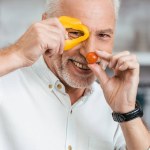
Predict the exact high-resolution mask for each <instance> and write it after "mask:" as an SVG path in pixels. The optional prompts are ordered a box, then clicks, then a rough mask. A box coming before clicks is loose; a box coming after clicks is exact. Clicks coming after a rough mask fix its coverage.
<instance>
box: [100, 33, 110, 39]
mask: <svg viewBox="0 0 150 150" xmlns="http://www.w3.org/2000/svg"><path fill="white" fill-rule="evenodd" d="M98 36H99V37H100V38H103V39H107V38H111V36H110V35H109V34H105V33H101V34H99V35H98Z"/></svg>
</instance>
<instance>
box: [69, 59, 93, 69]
mask: <svg viewBox="0 0 150 150" xmlns="http://www.w3.org/2000/svg"><path fill="white" fill-rule="evenodd" d="M70 61H71V62H72V63H73V64H74V65H75V66H76V67H77V68H79V69H81V70H85V71H86V70H87V71H89V70H90V68H89V67H88V66H87V64H83V63H80V62H77V61H75V60H72V59H70Z"/></svg>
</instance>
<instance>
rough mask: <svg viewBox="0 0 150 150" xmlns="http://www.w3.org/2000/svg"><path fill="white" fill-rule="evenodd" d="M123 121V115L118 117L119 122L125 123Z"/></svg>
mask: <svg viewBox="0 0 150 150" xmlns="http://www.w3.org/2000/svg"><path fill="white" fill-rule="evenodd" d="M125 119H126V118H125V117H124V116H123V115H118V120H119V122H123V121H125Z"/></svg>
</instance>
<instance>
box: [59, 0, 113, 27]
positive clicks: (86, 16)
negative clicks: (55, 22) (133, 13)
mask: <svg viewBox="0 0 150 150" xmlns="http://www.w3.org/2000/svg"><path fill="white" fill-rule="evenodd" d="M62 6H63V8H62V9H63V11H62V12H63V15H66V16H71V17H75V18H78V19H80V20H81V21H82V22H83V23H84V24H85V25H87V26H88V27H89V28H91V29H94V28H100V27H103V28H104V26H105V27H106V28H113V26H114V25H115V10H114V6H113V1H112V0H62Z"/></svg>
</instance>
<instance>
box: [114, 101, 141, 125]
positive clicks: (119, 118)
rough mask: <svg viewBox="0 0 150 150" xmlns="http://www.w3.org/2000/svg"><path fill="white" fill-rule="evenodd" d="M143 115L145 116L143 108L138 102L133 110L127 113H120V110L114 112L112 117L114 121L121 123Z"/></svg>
mask: <svg viewBox="0 0 150 150" xmlns="http://www.w3.org/2000/svg"><path fill="white" fill-rule="evenodd" d="M142 116H143V110H142V108H141V106H140V104H139V103H138V102H137V103H136V105H135V109H133V110H132V111H129V112H127V113H118V112H113V113H112V117H113V119H114V121H116V122H120V123H121V122H127V121H130V120H133V119H135V118H138V117H142Z"/></svg>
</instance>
